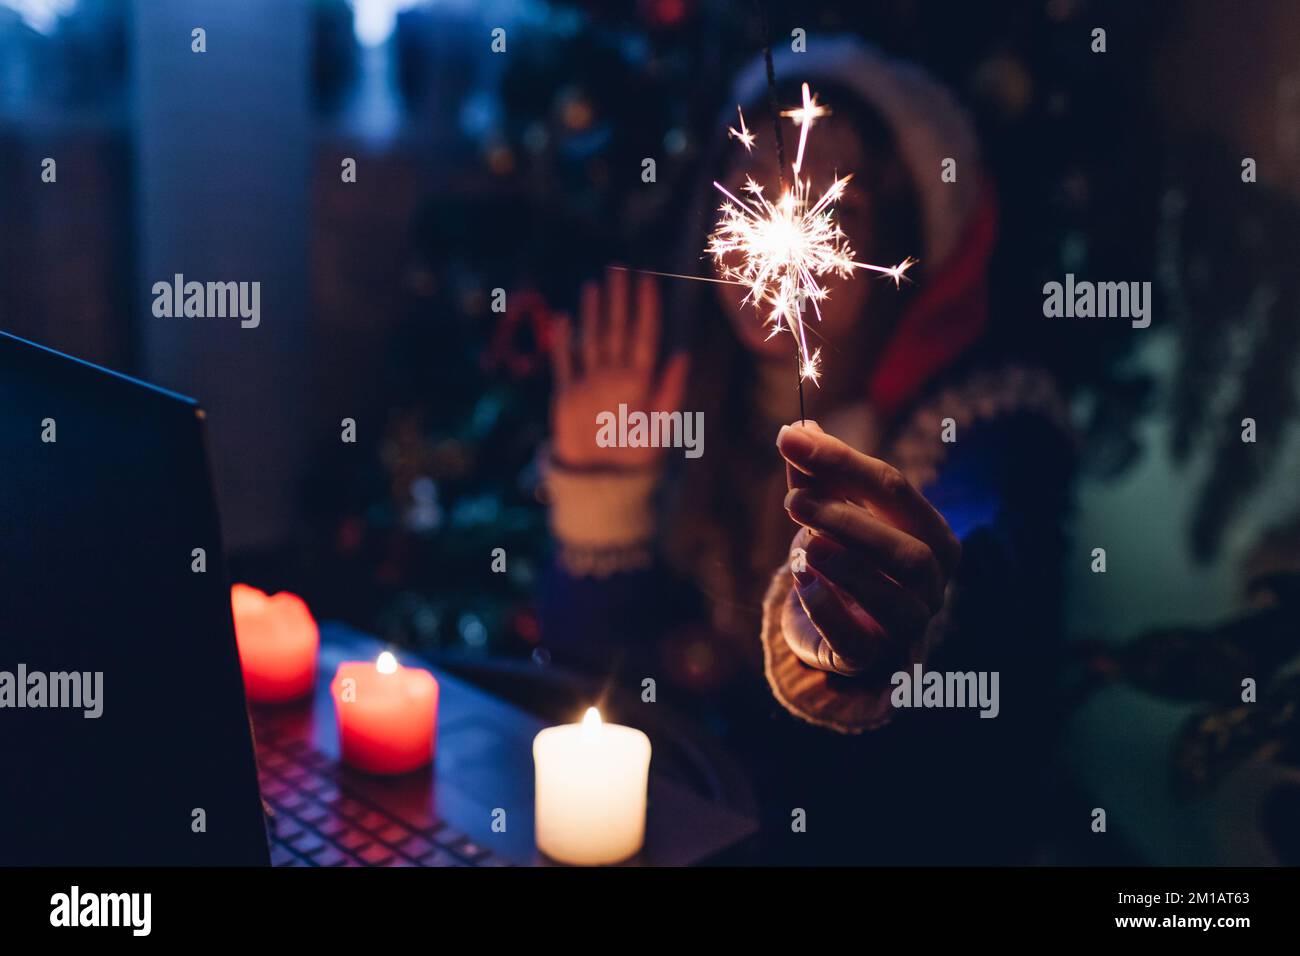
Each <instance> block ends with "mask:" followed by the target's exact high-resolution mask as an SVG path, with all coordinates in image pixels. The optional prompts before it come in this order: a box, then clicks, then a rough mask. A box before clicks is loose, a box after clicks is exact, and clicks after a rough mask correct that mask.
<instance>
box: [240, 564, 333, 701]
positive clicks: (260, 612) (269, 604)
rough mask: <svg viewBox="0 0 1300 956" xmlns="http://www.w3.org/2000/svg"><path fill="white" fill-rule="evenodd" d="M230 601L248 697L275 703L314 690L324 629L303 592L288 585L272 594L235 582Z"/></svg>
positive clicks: (301, 695) (293, 698)
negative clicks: (304, 600)
mask: <svg viewBox="0 0 1300 956" xmlns="http://www.w3.org/2000/svg"><path fill="white" fill-rule="evenodd" d="M230 606H231V610H232V611H233V612H234V615H235V643H237V644H238V645H239V663H240V665H241V666H242V667H243V670H244V690H245V692H246V693H247V694H248V698H249V700H254V701H259V702H262V703H275V702H278V701H286V700H295V699H297V698H299V697H303V696H305V695H307V694H310V693H311V689H312V687H313V686H314V685H315V683H316V652H317V651H318V650H319V649H320V630H319V629H318V628H317V627H316V620H315V618H313V617H312V616H311V611H309V610H307V605H306V604H305V603H304V602H303V600H302V598H300V597H298V595H296V594H289V593H288V592H287V591H281V592H280V593H278V594H276V595H274V596H269V595H267V594H266V592H264V591H259V590H258V589H257V588H253V587H249V586H248V585H247V584H236V585H235V586H234V587H232V588H231V589H230Z"/></svg>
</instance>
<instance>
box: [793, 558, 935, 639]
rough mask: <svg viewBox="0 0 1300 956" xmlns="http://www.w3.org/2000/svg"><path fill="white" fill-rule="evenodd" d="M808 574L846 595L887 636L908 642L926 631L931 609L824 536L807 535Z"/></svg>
mask: <svg viewBox="0 0 1300 956" xmlns="http://www.w3.org/2000/svg"><path fill="white" fill-rule="evenodd" d="M804 562H805V564H806V566H807V568H808V569H809V570H810V571H813V572H815V573H816V574H818V575H820V576H821V577H823V578H825V579H826V580H827V581H829V582H830V583H831V584H832V585H833V586H834V587H835V588H836V589H837V590H839V591H841V592H843V593H844V594H847V595H848V596H849V597H850V598H852V599H853V600H854V602H856V603H857V604H858V606H859V607H861V608H862V609H864V610H865V611H867V612H868V613H869V614H870V615H871V616H872V617H873V618H875V619H876V620H877V621H878V622H879V623H880V624H881V626H882V627H883V628H884V629H885V630H886V631H888V632H889V633H890V634H894V635H900V636H902V637H904V638H907V639H911V638H914V637H916V636H918V635H920V634H922V633H923V632H924V631H925V627H926V625H927V624H928V623H929V621H930V615H931V610H930V608H928V607H926V605H925V604H924V603H923V602H922V601H921V600H920V599H919V598H918V597H917V596H916V595H914V594H912V593H910V592H909V591H907V590H906V589H904V588H902V587H899V585H898V583H897V582H895V581H891V580H890V579H889V578H887V577H886V576H885V575H883V574H881V573H880V572H879V571H878V570H876V569H875V568H874V567H872V566H871V564H870V563H869V562H867V561H863V560H862V557H861V556H860V555H858V554H857V553H855V552H854V551H850V550H849V549H847V548H844V547H843V546H841V545H839V544H837V543H836V542H834V541H832V540H831V539H830V538H827V537H825V536H823V535H816V534H814V535H810V536H809V538H808V542H807V544H806V545H805V546H804Z"/></svg>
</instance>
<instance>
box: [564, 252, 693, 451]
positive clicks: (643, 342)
mask: <svg viewBox="0 0 1300 956" xmlns="http://www.w3.org/2000/svg"><path fill="white" fill-rule="evenodd" d="M631 285H632V281H631V276H630V274H629V273H628V272H627V270H624V269H617V268H611V269H609V270H608V272H607V275H606V279H605V285H604V288H603V289H602V288H601V286H600V284H599V283H598V282H594V281H592V282H587V283H585V284H584V285H583V287H582V291H581V293H580V302H579V311H580V319H581V325H580V328H579V329H578V336H577V341H576V342H575V341H574V335H573V332H574V328H573V323H572V321H571V320H570V318H569V317H568V316H567V315H563V316H561V317H560V319H559V321H558V323H557V326H556V335H555V340H554V343H553V346H552V351H551V361H552V367H553V370H554V373H555V388H554V391H553V393H552V395H553V397H552V400H551V440H552V453H553V455H554V457H555V460H556V461H557V462H558V463H559V464H561V465H564V466H566V467H569V468H600V467H614V468H642V467H645V466H647V465H651V464H654V463H655V462H656V461H658V459H659V458H660V456H662V455H663V453H664V449H663V448H653V447H644V448H618V447H608V448H602V447H600V445H598V444H597V443H596V432H597V422H596V418H597V416H598V415H600V414H601V413H602V412H613V413H615V414H617V412H618V406H619V405H620V404H626V405H627V406H628V409H629V410H630V411H642V412H647V413H649V412H656V411H666V412H672V411H676V410H678V408H679V406H680V405H681V401H682V394H683V392H684V390H685V385H686V372H687V368H688V366H689V362H688V359H687V356H686V355H685V354H684V353H679V354H677V355H674V356H672V357H670V358H669V359H668V360H667V362H665V363H664V366H663V368H662V369H659V368H658V358H659V337H660V329H661V325H662V323H661V320H660V307H659V286H658V284H657V283H656V282H655V280H654V279H653V278H651V277H650V276H645V275H640V276H637V277H636V289H635V292H634V293H633V290H632V289H630V288H629V287H630V286H631Z"/></svg>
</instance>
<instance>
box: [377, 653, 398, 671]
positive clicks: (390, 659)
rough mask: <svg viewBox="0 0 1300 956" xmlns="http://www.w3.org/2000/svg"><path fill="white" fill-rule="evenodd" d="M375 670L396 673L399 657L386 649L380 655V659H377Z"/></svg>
mask: <svg viewBox="0 0 1300 956" xmlns="http://www.w3.org/2000/svg"><path fill="white" fill-rule="evenodd" d="M375 670H377V671H379V673H381V674H396V673H397V658H396V657H394V656H393V655H392V653H391V652H389V651H384V652H383V653H382V654H380V655H379V659H378V660H377V661H375Z"/></svg>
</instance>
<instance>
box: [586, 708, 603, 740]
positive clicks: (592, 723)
mask: <svg viewBox="0 0 1300 956" xmlns="http://www.w3.org/2000/svg"><path fill="white" fill-rule="evenodd" d="M601 726H602V724H601V720H600V711H598V710H597V709H596V708H595V707H588V708H587V712H586V713H585V714H583V715H582V729H583V732H584V733H588V734H593V733H595V732H596V731H598V730H600V728H601Z"/></svg>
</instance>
